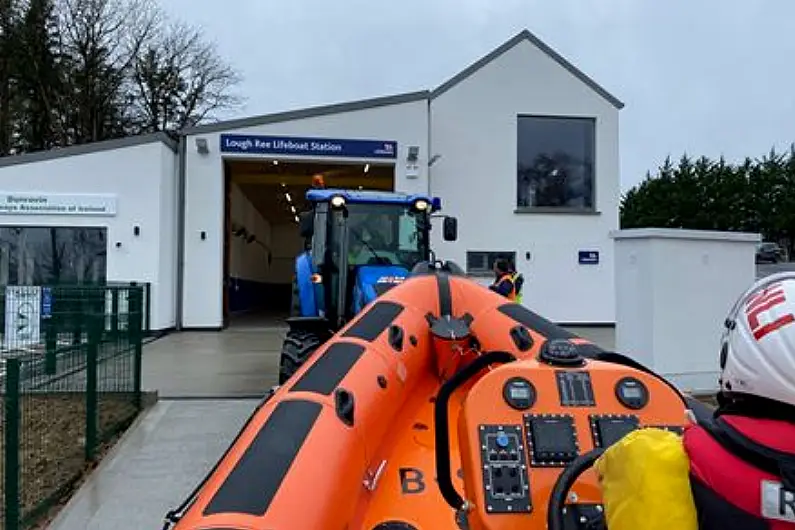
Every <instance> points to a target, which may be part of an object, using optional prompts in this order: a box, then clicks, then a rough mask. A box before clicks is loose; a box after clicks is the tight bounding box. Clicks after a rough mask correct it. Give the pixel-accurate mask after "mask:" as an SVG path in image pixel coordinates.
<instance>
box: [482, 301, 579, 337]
mask: <svg viewBox="0 0 795 530" xmlns="http://www.w3.org/2000/svg"><path fill="white" fill-rule="evenodd" d="M498 310H499V312H500V313H502V314H503V315H505V316H508V317H510V318H512V319H514V320H515V321H516V322H518V323H520V324H523V325H524V326H525V327H526V328H528V329H531V330H533V331H535V332H536V333H538V334H539V335H542V336H543V337H544V338H546V339H547V340H553V339H578V338H580V337H578V336H577V335H575V334H574V333H572V332H570V331H567V330H565V329H563V328H562V327H560V326H558V325H556V324H554V323H552V322H550V321H549V320H547V319H546V318H544V317H542V316H540V315H538V314H536V313H533V312H532V311H530V310H529V309H527V308H526V307H524V306H522V305H519V304H512V303H508V304H503V305H501V306H500V307H499V308H498Z"/></svg>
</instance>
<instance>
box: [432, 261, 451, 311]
mask: <svg viewBox="0 0 795 530" xmlns="http://www.w3.org/2000/svg"><path fill="white" fill-rule="evenodd" d="M436 284H437V285H438V286H439V316H440V317H444V316H453V292H452V291H451V290H450V277H449V276H448V275H447V274H445V273H443V272H442V273H439V274H437V275H436Z"/></svg>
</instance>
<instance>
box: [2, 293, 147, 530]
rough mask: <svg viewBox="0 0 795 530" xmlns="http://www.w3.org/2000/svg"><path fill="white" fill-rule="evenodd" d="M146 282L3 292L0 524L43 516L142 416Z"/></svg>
mask: <svg viewBox="0 0 795 530" xmlns="http://www.w3.org/2000/svg"><path fill="white" fill-rule="evenodd" d="M147 291H148V289H147V287H146V286H144V285H134V284H126V285H123V284H114V285H102V286H44V287H41V286H35V287H33V286H14V287H6V288H5V291H4V292H3V289H2V288H0V307H5V311H3V312H2V320H1V321H0V331H2V338H3V340H2V342H1V343H0V346H1V349H0V363H2V368H0V392H2V394H1V395H2V401H3V407H2V411H0V414H1V415H2V418H1V419H2V421H0V429H2V432H1V433H0V445H1V446H2V451H0V455H2V462H1V463H0V465H1V466H2V468H1V471H2V481H0V493H1V495H0V497H1V498H2V506H1V507H0V527H1V528H3V529H5V530H17V529H23V528H28V527H30V526H31V525H33V524H34V523H36V521H37V520H39V519H41V517H42V515H44V514H45V513H46V512H47V511H49V509H50V508H52V507H53V506H54V504H55V503H57V501H58V500H59V499H60V498H61V497H62V496H63V495H64V494H65V493H67V492H68V491H69V490H70V489H71V488H72V487H74V485H75V483H76V482H77V480H79V478H80V477H81V476H82V475H83V473H84V471H85V470H86V469H87V467H89V466H90V465H91V463H92V461H94V459H95V457H96V455H97V453H98V451H100V450H101V449H102V445H103V444H104V443H105V442H107V441H108V440H110V439H111V438H113V437H114V436H115V435H116V434H118V433H119V432H120V431H122V430H124V429H125V428H126V427H127V426H128V425H129V424H130V423H131V422H132V421H133V420H134V419H135V417H136V415H137V414H138V412H139V411H140V410H141V347H142V338H143V335H144V328H145V325H144V320H145V318H144V315H145V312H148V311H145V302H144V299H145V295H146V294H148V293H147Z"/></svg>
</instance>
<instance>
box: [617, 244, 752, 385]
mask: <svg viewBox="0 0 795 530" xmlns="http://www.w3.org/2000/svg"><path fill="white" fill-rule="evenodd" d="M613 237H614V238H615V245H616V269H615V277H616V306H617V312H616V351H618V352H619V353H623V354H625V355H628V356H630V357H632V358H634V359H636V360H637V361H639V362H641V363H642V364H644V365H646V366H648V367H649V368H651V369H652V370H654V371H656V372H657V373H659V374H661V375H663V376H665V377H666V378H668V379H670V380H671V381H673V382H674V383H675V384H677V385H678V386H680V388H682V389H683V390H686V391H692V392H714V391H715V390H717V387H718V385H717V377H718V355H719V351H720V349H719V348H720V337H721V334H722V330H723V322H724V320H725V318H726V316H727V314H728V311H729V309H730V308H731V306H732V305H733V304H734V302H735V300H736V299H737V297H739V296H740V295H741V294H742V292H743V291H744V290H745V289H747V288H748V287H749V286H750V285H751V284H752V283H753V282H754V281H755V279H756V264H755V261H754V256H755V248H756V243H757V242H758V241H759V239H760V236H759V235H758V234H745V233H736V232H710V231H699V230H675V229H636V230H621V231H617V232H615V233H614V234H613Z"/></svg>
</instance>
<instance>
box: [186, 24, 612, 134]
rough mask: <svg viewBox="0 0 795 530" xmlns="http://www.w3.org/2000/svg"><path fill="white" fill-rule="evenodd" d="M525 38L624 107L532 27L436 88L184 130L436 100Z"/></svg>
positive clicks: (195, 131) (213, 129) (210, 129)
mask: <svg viewBox="0 0 795 530" xmlns="http://www.w3.org/2000/svg"><path fill="white" fill-rule="evenodd" d="M525 40H527V41H529V42H530V43H532V44H533V45H534V46H536V47H537V48H538V49H540V50H541V51H542V52H544V53H545V54H546V55H547V56H549V57H550V58H551V59H552V60H554V61H555V62H557V63H558V64H559V65H561V66H562V67H563V68H565V69H566V70H567V71H568V72H570V73H571V74H572V75H574V76H575V77H576V78H578V79H579V80H580V81H582V82H583V83H585V84H586V85H588V86H589V87H590V88H591V89H592V90H594V91H595V92H596V93H597V94H599V95H600V96H602V97H603V98H605V99H606V100H607V101H609V102H610V103H612V104H613V105H614V106H615V107H616V108H619V109H621V108H623V107H624V103H622V102H621V101H620V100H619V99H618V98H616V97H615V96H613V95H612V94H610V93H609V92H608V91H607V90H605V89H604V88H602V87H601V86H600V85H599V84H598V83H596V81H594V80H593V79H591V78H590V77H588V76H587V75H586V74H584V73H583V72H582V71H581V70H579V69H578V68H577V67H575V66H574V65H573V64H571V63H570V62H568V61H567V60H566V59H564V58H563V56H561V55H560V54H559V53H558V52H556V51H555V50H553V49H552V48H550V47H549V46H547V45H546V44H544V42H542V41H541V39H539V38H538V37H536V36H535V35H533V34H532V33H531V32H530V31H529V30H523V31H522V32H520V33H519V34H517V35H516V36H515V37H513V38H512V39H510V40H508V41H507V42H505V43H504V44H502V45H501V46H499V47H498V48H496V49H495V50H493V51H492V52H491V53H489V54H487V55H485V56H483V57H482V58H481V59H479V60H478V61H476V62H475V63H473V64H471V65H470V66H469V67H467V68H466V69H465V70H462V71H461V72H460V73H458V74H456V75H455V76H453V77H452V78H451V79H449V80H448V81H446V82H445V83H443V84H441V85H439V86H438V87H437V88H435V89H433V90H422V91H419V92H408V93H405V94H397V95H394V96H386V97H379V98H373V99H363V100H357V101H349V102H345V103H337V104H333V105H323V106H319V107H309V108H305V109H299V110H292V111H287V112H277V113H274V114H263V115H260V116H252V117H248V118H240V119H234V120H225V121H219V122H214V123H207V124H204V125H198V126H196V127H191V128H188V129H183V130H182V132H181V133H182V134H184V135H186V136H187V135H193V134H207V133H214V132H221V131H225V130H229V129H245V128H248V127H257V126H260V125H267V124H269V123H278V122H284V121H293V120H300V119H304V118H314V117H317V116H326V115H329V114H339V113H342V112H350V111H355V110H367V109H372V108H376V107H383V106H387V105H399V104H401V103H409V102H413V101H420V100H425V99H434V98H436V97H439V96H440V95H442V94H443V93H445V92H447V91H448V90H450V89H451V88H453V87H454V86H456V85H457V84H459V83H460V82H462V81H464V80H465V79H467V78H468V77H470V76H471V75H473V74H475V73H476V72H477V71H478V70H480V69H481V68H483V67H484V66H486V65H487V64H489V63H491V62H492V61H494V60H496V59H497V58H499V57H500V56H501V55H502V54H504V53H505V52H507V51H508V50H510V49H511V48H514V47H515V46H517V45H518V44H519V43H521V42H523V41H525Z"/></svg>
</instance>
